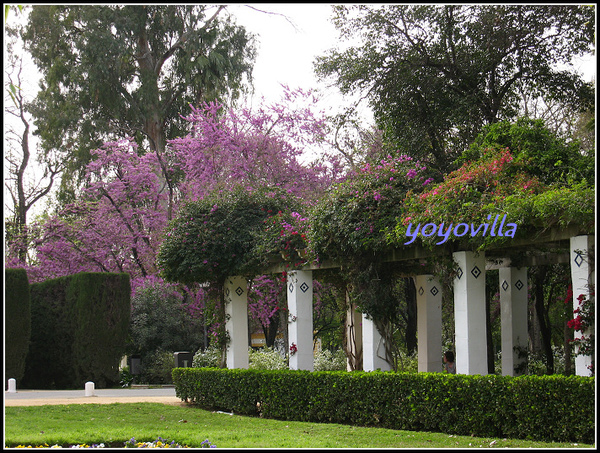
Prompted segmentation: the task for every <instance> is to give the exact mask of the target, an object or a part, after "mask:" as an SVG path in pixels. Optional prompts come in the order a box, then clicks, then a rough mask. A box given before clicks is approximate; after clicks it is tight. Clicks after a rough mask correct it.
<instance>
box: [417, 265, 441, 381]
mask: <svg viewBox="0 0 600 453" xmlns="http://www.w3.org/2000/svg"><path fill="white" fill-rule="evenodd" d="M415 286H416V288H417V339H418V340H417V353H418V363H419V372H440V371H442V285H441V284H440V282H439V280H438V279H437V278H436V277H434V276H433V275H418V276H417V277H416V278H415Z"/></svg>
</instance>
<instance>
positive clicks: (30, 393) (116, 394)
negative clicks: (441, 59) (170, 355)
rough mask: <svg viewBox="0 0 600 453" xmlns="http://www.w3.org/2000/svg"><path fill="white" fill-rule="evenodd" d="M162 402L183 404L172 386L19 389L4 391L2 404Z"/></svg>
mask: <svg viewBox="0 0 600 453" xmlns="http://www.w3.org/2000/svg"><path fill="white" fill-rule="evenodd" d="M142 402H151V403H164V404H173V405H183V404H185V403H183V402H182V401H181V399H179V398H177V396H175V389H174V388H154V389H149V388H132V389H95V390H94V396H85V390H84V389H81V390H19V389H17V392H16V393H9V392H6V391H5V392H4V406H7V407H8V406H43V405H46V404H86V403H87V404H89V403H95V404H111V403H142Z"/></svg>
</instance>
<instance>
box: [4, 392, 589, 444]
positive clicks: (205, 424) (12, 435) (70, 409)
mask: <svg viewBox="0 0 600 453" xmlns="http://www.w3.org/2000/svg"><path fill="white" fill-rule="evenodd" d="M132 392H133V393H132ZM171 392H172V394H169V393H171ZM83 393H84V392H83V390H82V391H66V392H31V391H20V392H18V393H17V394H8V393H5V406H13V407H6V408H5V442H6V445H8V446H16V445H44V444H45V443H47V444H49V445H54V444H58V445H63V446H68V445H74V444H80V443H87V444H88V445H91V444H93V443H100V442H105V443H106V444H107V445H110V446H117V445H121V444H122V442H124V441H127V440H129V439H130V438H132V437H134V438H135V439H136V440H141V441H151V440H155V439H156V438H158V437H159V436H160V437H162V438H164V439H167V440H174V441H176V442H178V443H180V444H182V445H186V444H187V445H190V446H198V445H200V444H201V442H202V441H205V440H206V439H208V440H209V441H210V442H211V443H212V444H214V445H216V446H217V447H218V448H369V447H370V448H408V449H413V448H469V447H471V448H473V447H474V448H478V447H479V448H481V447H483V448H490V447H494V448H497V447H510V448H528V447H529V448H531V447H533V448H577V447H579V448H582V447H583V448H590V447H591V446H590V445H583V444H576V443H544V442H536V441H528V440H517V439H501V438H498V439H493V438H478V437H470V436H455V435H450V434H444V433H429V432H413V431H402V430H392V429H382V428H365V427H355V426H347V425H338V424H323V423H307V422H292V421H284V420H269V419H262V418H253V417H243V416H238V415H231V414H227V413H219V412H211V411H206V410H202V409H199V408H197V407H193V406H189V405H187V404H186V403H183V402H181V401H180V400H179V399H178V398H177V397H175V396H174V389H145V390H139V391H138V390H137V389H118V390H109V389H107V390H97V393H98V394H99V395H101V396H94V397H85V396H81V395H83ZM41 394H45V395H46V398H36V397H37V396H40V395H41ZM131 394H137V396H135V397H131V396H130V397H127V396H123V395H131ZM142 394H144V395H143V396H142ZM16 395H18V398H15V396H16ZM60 395H64V397H62V398H61V397H60ZM102 395H105V396H102ZM152 395H155V396H152ZM7 397H8V398H7ZM115 402H118V403H129V404H114V403H115ZM80 403H88V404H80ZM89 403H92V404H89ZM26 406H37V407H26Z"/></svg>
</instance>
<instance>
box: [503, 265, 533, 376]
mask: <svg viewBox="0 0 600 453" xmlns="http://www.w3.org/2000/svg"><path fill="white" fill-rule="evenodd" d="M499 279H500V323H501V326H500V330H501V337H502V374H503V375H504V376H518V375H520V374H523V373H524V372H525V370H524V369H523V368H524V365H525V363H526V361H527V360H526V358H527V345H528V341H529V336H528V333H527V268H526V267H523V268H520V269H517V268H515V267H503V268H500V269H499ZM523 354H524V355H523Z"/></svg>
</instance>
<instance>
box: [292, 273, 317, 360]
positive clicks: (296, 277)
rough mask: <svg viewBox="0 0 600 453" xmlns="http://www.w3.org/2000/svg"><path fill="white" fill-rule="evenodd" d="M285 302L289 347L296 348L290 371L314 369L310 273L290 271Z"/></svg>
mask: <svg viewBox="0 0 600 453" xmlns="http://www.w3.org/2000/svg"><path fill="white" fill-rule="evenodd" d="M287 302H288V313H289V319H288V320H289V321H290V323H289V325H288V338H289V345H288V348H289V347H291V346H292V345H295V346H296V352H295V353H294V354H293V355H292V354H291V351H290V349H288V351H290V363H289V367H290V369H291V370H309V371H313V369H314V364H313V363H314V356H313V282H312V271H291V272H289V273H288V275H287Z"/></svg>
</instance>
